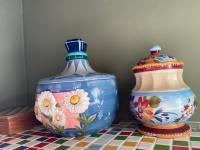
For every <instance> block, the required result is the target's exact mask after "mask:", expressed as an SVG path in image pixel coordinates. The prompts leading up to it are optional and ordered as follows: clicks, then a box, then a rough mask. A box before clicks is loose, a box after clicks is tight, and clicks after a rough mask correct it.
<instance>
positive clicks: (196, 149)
mask: <svg viewBox="0 0 200 150" xmlns="http://www.w3.org/2000/svg"><path fill="white" fill-rule="evenodd" d="M192 150H200V148H192Z"/></svg>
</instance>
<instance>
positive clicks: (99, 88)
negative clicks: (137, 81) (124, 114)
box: [35, 39, 118, 136]
mask: <svg viewBox="0 0 200 150" xmlns="http://www.w3.org/2000/svg"><path fill="white" fill-rule="evenodd" d="M65 46H66V49H67V51H68V56H67V57H66V61H67V63H66V67H65V69H64V71H63V72H62V73H61V74H60V75H58V76H55V77H50V78H46V79H42V80H40V81H39V82H38V86H37V94H36V101H35V115H36V118H37V119H38V120H39V121H40V122H41V123H43V125H44V126H46V127H47V128H48V129H50V130H51V131H52V132H54V133H56V134H60V135H63V136H78V135H85V134H90V133H93V132H97V131H99V130H100V129H102V128H106V127H109V126H110V125H111V123H112V122H113V120H114V118H115V115H116V111H117V108H118V96H117V85H116V79H115V76H114V75H110V74H103V73H97V72H96V71H94V70H93V69H92V68H91V66H90V64H89V62H88V56H87V53H86V50H87V44H86V43H85V42H84V41H83V40H82V39H72V40H68V41H66V43H65Z"/></svg>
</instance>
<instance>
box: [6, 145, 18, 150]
mask: <svg viewBox="0 0 200 150" xmlns="http://www.w3.org/2000/svg"><path fill="white" fill-rule="evenodd" d="M17 147H19V145H18V144H12V145H9V146H7V147H4V148H3V150H11V149H15V148H17Z"/></svg>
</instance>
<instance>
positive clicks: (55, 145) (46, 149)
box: [42, 143, 60, 150]
mask: <svg viewBox="0 0 200 150" xmlns="http://www.w3.org/2000/svg"><path fill="white" fill-rule="evenodd" d="M59 146H60V144H56V143H50V144H48V145H47V146H44V147H43V148H42V149H45V150H50V149H56V148H57V147H59Z"/></svg>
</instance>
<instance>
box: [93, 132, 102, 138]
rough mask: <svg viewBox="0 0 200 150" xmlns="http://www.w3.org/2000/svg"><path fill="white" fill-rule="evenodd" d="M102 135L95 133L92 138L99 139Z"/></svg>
mask: <svg viewBox="0 0 200 150" xmlns="http://www.w3.org/2000/svg"><path fill="white" fill-rule="evenodd" d="M101 135H102V134H99V133H93V134H91V137H96V138H98V137H100V136H101Z"/></svg>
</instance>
